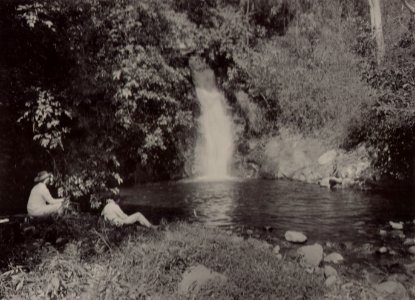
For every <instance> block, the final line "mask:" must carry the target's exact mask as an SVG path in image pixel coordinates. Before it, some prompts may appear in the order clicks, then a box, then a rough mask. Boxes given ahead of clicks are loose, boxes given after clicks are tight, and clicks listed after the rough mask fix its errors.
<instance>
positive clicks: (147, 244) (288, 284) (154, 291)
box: [0, 222, 324, 299]
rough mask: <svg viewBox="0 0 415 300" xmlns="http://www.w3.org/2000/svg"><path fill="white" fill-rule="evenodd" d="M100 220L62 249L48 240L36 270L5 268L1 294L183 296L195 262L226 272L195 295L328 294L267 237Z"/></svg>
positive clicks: (306, 296)
mask: <svg viewBox="0 0 415 300" xmlns="http://www.w3.org/2000/svg"><path fill="white" fill-rule="evenodd" d="M96 224H98V227H97V228H93V227H89V228H87V229H86V230H84V232H83V233H82V234H80V235H79V236H77V238H76V239H74V240H72V241H71V242H69V243H68V244H66V246H65V247H64V248H63V249H62V250H61V251H58V250H56V249H55V248H53V247H50V246H49V247H45V248H44V249H43V251H42V253H41V259H40V261H41V263H39V264H38V265H36V266H34V267H33V268H32V269H31V270H25V269H22V268H17V267H15V268H13V269H12V270H11V271H9V272H6V273H3V274H2V275H0V296H1V297H4V298H6V299H10V298H12V297H13V296H15V295H19V296H20V297H21V298H22V299H49V298H52V299H150V298H151V299H182V298H183V296H180V295H179V294H178V292H177V287H178V283H179V282H180V281H181V279H182V274H183V272H184V271H185V270H186V269H187V268H188V267H190V266H193V265H196V264H203V265H205V266H206V267H207V268H210V269H211V270H213V271H216V272H219V273H222V274H223V275H225V276H226V277H227V280H226V281H212V282H210V283H208V284H207V285H205V286H203V287H202V288H201V289H200V290H199V292H198V295H196V299H208V298H209V299H212V297H213V298H214V299H319V298H321V297H322V296H323V294H324V278H323V277H322V275H317V274H308V273H307V272H305V270H304V268H302V267H301V266H300V265H299V264H298V263H297V262H295V261H290V260H289V259H282V260H278V259H277V258H276V257H275V255H274V254H273V253H272V250H271V249H272V248H271V245H269V244H268V243H266V242H263V241H259V240H255V239H247V240H244V239H242V238H240V237H237V236H234V235H228V234H226V233H225V232H223V231H222V230H220V229H215V228H208V227H205V226H203V225H200V224H188V223H173V224H169V225H167V226H166V227H165V228H164V230H159V231H152V230H148V229H145V228H142V227H136V226H130V227H126V228H113V227H108V226H105V225H104V224H102V223H99V222H98V223H96ZM77 226H79V225H77ZM79 233H81V232H79ZM120 234H122V236H123V238H122V240H120V237H119V235H120ZM87 248H88V249H89V250H87V252H88V255H85V251H86V249H87ZM92 248H93V250H91V249H92Z"/></svg>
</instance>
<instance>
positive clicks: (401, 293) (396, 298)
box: [373, 281, 409, 300]
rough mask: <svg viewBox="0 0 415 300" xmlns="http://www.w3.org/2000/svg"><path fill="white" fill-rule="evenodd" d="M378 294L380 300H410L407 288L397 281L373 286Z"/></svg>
mask: <svg viewBox="0 0 415 300" xmlns="http://www.w3.org/2000/svg"><path fill="white" fill-rule="evenodd" d="M373 288H374V289H375V290H376V292H377V294H378V299H379V298H380V299H388V300H409V296H408V292H407V291H406V289H405V287H404V286H403V285H402V284H401V283H399V282H395V281H386V282H383V283H380V284H376V285H374V286H373Z"/></svg>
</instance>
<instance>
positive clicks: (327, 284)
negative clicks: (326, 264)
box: [324, 275, 337, 287]
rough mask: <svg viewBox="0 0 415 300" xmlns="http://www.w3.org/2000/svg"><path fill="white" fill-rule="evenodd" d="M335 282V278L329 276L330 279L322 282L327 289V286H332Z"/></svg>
mask: <svg viewBox="0 0 415 300" xmlns="http://www.w3.org/2000/svg"><path fill="white" fill-rule="evenodd" d="M336 280H337V277H336V276H334V275H331V276H330V277H328V278H327V279H326V281H325V282H324V284H325V285H326V286H327V287H329V286H332V285H333V284H335V283H336Z"/></svg>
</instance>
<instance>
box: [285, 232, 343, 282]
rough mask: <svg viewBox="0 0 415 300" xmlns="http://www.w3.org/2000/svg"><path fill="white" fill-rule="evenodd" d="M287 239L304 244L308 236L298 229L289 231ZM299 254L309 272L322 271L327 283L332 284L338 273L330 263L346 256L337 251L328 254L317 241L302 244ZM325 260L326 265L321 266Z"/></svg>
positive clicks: (337, 262) (335, 262)
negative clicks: (310, 243)
mask: <svg viewBox="0 0 415 300" xmlns="http://www.w3.org/2000/svg"><path fill="white" fill-rule="evenodd" d="M284 237H285V239H286V240H287V241H288V242H291V243H297V244H303V243H305V242H306V241H307V237H306V236H305V235H304V234H303V233H302V232H298V231H287V232H286V233H285V235H284ZM297 255H298V256H299V257H300V259H301V262H302V264H303V265H304V266H305V267H306V268H307V271H309V272H314V271H317V272H322V273H323V274H324V277H325V285H326V286H331V285H333V284H334V283H336V281H337V278H338V274H337V271H336V269H335V268H334V267H333V266H331V265H329V264H339V263H341V262H343V260H344V258H343V256H342V255H341V254H339V253H337V252H332V253H330V254H328V255H325V254H324V251H323V247H322V246H321V245H320V244H318V243H315V244H314V245H307V246H302V247H299V248H298V249H297ZM322 262H324V266H323V267H322V268H320V266H321V265H322Z"/></svg>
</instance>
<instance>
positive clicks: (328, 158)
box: [317, 150, 337, 165]
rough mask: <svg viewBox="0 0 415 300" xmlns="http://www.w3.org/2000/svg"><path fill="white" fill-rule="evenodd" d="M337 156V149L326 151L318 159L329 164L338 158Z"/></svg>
mask: <svg viewBox="0 0 415 300" xmlns="http://www.w3.org/2000/svg"><path fill="white" fill-rule="evenodd" d="M336 156H337V152H336V150H329V151H327V152H326V153H324V154H323V155H321V156H320V157H319V158H318V160H317V161H318V163H319V164H320V165H327V164H329V163H331V162H333V160H334V159H335V158H336Z"/></svg>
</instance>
